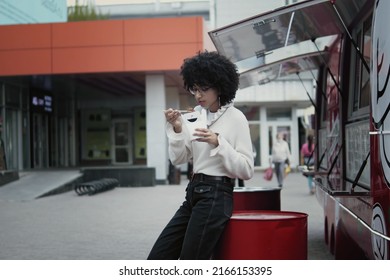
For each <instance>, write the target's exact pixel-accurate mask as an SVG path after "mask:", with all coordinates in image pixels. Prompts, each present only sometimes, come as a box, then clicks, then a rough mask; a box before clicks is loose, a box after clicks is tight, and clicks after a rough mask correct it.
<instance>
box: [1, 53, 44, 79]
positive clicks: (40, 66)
mask: <svg viewBox="0 0 390 280" xmlns="http://www.w3.org/2000/svg"><path fill="white" fill-rule="evenodd" d="M50 72H51V51H50V49H46V50H45V49H44V50H39V49H38V50H16V51H0V74H2V75H5V76H7V75H15V76H16V75H31V74H46V73H50Z"/></svg>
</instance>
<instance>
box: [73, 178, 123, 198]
mask: <svg viewBox="0 0 390 280" xmlns="http://www.w3.org/2000/svg"><path fill="white" fill-rule="evenodd" d="M117 186H119V181H118V179H115V178H103V179H100V180H94V181H89V182H85V183H81V184H78V185H76V186H75V188H74V190H75V192H76V193H77V194H78V195H85V194H88V195H94V194H96V193H100V192H104V191H108V190H111V189H114V188H115V187H117Z"/></svg>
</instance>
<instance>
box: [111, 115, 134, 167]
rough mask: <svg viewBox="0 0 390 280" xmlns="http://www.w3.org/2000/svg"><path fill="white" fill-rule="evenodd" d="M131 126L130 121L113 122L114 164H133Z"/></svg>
mask: <svg viewBox="0 0 390 280" xmlns="http://www.w3.org/2000/svg"><path fill="white" fill-rule="evenodd" d="M130 131H131V124H130V120H129V119H120V120H119V119H116V120H113V150H114V152H113V156H114V158H113V163H114V164H131V163H133V153H132V142H131V137H130Z"/></svg>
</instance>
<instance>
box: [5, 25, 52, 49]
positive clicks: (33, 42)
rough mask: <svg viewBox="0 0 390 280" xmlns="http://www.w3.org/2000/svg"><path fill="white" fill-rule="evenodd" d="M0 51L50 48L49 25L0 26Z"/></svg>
mask: <svg viewBox="0 0 390 280" xmlns="http://www.w3.org/2000/svg"><path fill="white" fill-rule="evenodd" d="M0 38H1V39H0V50H17V49H36V48H50V47H51V25H49V24H20V25H3V26H0Z"/></svg>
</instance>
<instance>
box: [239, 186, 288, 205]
mask: <svg viewBox="0 0 390 280" xmlns="http://www.w3.org/2000/svg"><path fill="white" fill-rule="evenodd" d="M280 190H281V189H280V188H270V187H243V188H234V191H233V199H234V206H233V211H241V210H280Z"/></svg>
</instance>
